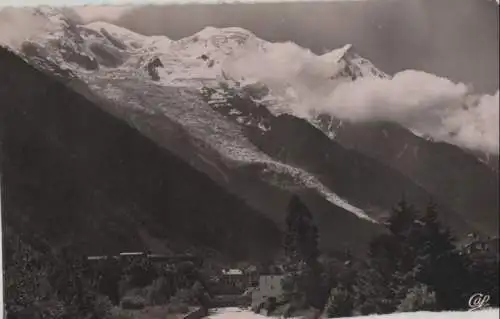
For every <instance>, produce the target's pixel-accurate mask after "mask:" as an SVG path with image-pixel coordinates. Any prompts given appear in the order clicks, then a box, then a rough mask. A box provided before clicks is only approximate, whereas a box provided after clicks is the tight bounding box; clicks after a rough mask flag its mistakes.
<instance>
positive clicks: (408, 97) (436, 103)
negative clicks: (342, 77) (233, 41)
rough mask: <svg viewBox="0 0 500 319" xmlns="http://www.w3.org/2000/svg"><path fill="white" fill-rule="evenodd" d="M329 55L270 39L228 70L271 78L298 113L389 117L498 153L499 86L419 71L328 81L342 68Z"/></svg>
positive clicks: (438, 136) (249, 77)
mask: <svg viewBox="0 0 500 319" xmlns="http://www.w3.org/2000/svg"><path fill="white" fill-rule="evenodd" d="M341 51H342V50H339V53H341ZM329 55H330V56H329V57H328V56H326V55H325V56H317V55H315V54H313V53H311V52H310V51H308V50H304V49H302V48H300V47H298V46H296V45H294V44H291V43H281V44H273V45H272V46H269V47H267V48H266V50H265V52H262V51H260V52H255V51H253V52H251V53H248V54H244V55H242V56H239V57H238V58H236V59H235V60H232V61H228V62H227V64H226V66H225V70H227V71H228V73H229V74H230V75H231V76H232V77H234V78H236V79H244V80H245V81H249V82H252V81H258V82H262V83H264V84H266V85H267V86H268V87H270V88H271V91H272V92H273V93H274V95H276V96H278V97H281V98H283V104H284V105H286V106H287V107H288V108H289V109H291V111H292V112H293V113H294V114H296V115H297V116H302V117H307V116H309V115H310V114H317V113H318V112H321V113H327V114H331V115H333V116H335V117H337V118H339V119H342V120H347V121H351V122H372V121H391V122H396V123H399V124H401V125H403V126H405V127H407V128H409V129H411V130H413V131H416V132H419V133H422V134H424V135H426V136H430V137H432V138H433V139H435V140H440V141H445V142H448V143H452V144H455V145H458V146H461V147H464V148H469V149H472V150H478V151H485V152H488V153H493V154H498V153H499V123H498V121H499V95H498V91H497V92H496V93H495V94H494V95H483V96H478V95H474V94H473V92H472V90H471V89H470V88H469V87H468V86H467V85H465V84H463V83H454V82H452V81H450V80H449V79H446V78H442V77H439V76H436V75H433V74H429V73H425V72H421V71H415V70H406V71H402V72H399V73H397V74H395V75H394V76H393V77H392V78H388V79H381V78H374V77H364V78H358V79H357V80H356V81H353V82H345V81H343V82H339V81H335V80H331V76H332V75H334V74H336V73H337V72H338V71H339V65H338V64H336V63H334V61H335V55H336V53H330V54H329Z"/></svg>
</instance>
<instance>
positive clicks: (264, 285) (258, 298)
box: [252, 275, 285, 306]
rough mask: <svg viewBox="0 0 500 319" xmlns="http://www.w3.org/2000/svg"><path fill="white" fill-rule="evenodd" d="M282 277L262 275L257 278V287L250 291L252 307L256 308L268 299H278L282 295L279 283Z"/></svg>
mask: <svg viewBox="0 0 500 319" xmlns="http://www.w3.org/2000/svg"><path fill="white" fill-rule="evenodd" d="M283 278H285V276H284V275H262V276H260V277H259V285H258V286H257V287H255V289H254V290H253V291H252V306H258V305H259V304H261V303H262V302H265V301H266V300H267V298H269V297H275V298H276V299H279V297H280V296H282V295H283V288H282V287H281V281H282V280H283Z"/></svg>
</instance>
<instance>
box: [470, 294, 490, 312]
mask: <svg viewBox="0 0 500 319" xmlns="http://www.w3.org/2000/svg"><path fill="white" fill-rule="evenodd" d="M488 301H490V295H484V294H482V293H475V294H473V295H472V296H471V297H470V298H469V311H475V310H479V309H482V308H485V307H488Z"/></svg>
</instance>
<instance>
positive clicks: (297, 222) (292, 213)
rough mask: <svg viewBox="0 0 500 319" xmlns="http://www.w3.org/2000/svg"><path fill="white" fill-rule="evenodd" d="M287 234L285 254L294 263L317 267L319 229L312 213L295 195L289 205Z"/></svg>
mask: <svg viewBox="0 0 500 319" xmlns="http://www.w3.org/2000/svg"><path fill="white" fill-rule="evenodd" d="M286 224H287V230H286V233H285V243H284V246H285V247H284V248H285V254H286V256H287V257H288V258H289V260H290V261H291V262H292V263H298V262H305V263H306V264H308V265H309V266H315V265H316V263H317V259H318V256H319V250H318V229H317V228H316V226H315V225H314V223H313V218H312V215H311V212H310V211H309V210H308V209H307V207H306V206H305V205H304V204H303V203H302V202H301V201H300V199H299V197H298V196H296V195H294V196H293V197H292V199H291V200H290V204H289V205H288V215H287V218H286Z"/></svg>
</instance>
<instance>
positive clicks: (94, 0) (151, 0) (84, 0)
mask: <svg viewBox="0 0 500 319" xmlns="http://www.w3.org/2000/svg"><path fill="white" fill-rule="evenodd" d="M290 1H295V0H279V2H290ZM324 1H370V0H324ZM193 2H196V3H219V2H225V3H228V2H277V1H276V0H253V1H237V0H223V1H219V0H194V1H193V0H148V1H144V0H142V1H141V0H106V1H105V0H71V1H66V0H23V1H19V0H0V6H15V7H19V6H37V5H40V4H44V5H55V6H61V5H63V6H67V5H71V6H78V5H85V4H88V5H103V4H105V5H137V4H169V3H193Z"/></svg>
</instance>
